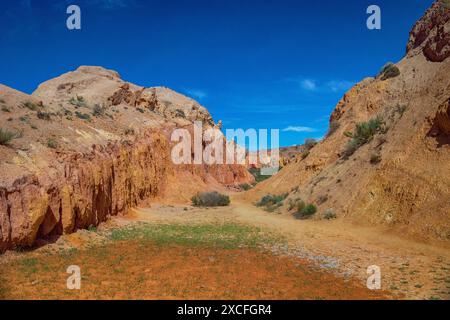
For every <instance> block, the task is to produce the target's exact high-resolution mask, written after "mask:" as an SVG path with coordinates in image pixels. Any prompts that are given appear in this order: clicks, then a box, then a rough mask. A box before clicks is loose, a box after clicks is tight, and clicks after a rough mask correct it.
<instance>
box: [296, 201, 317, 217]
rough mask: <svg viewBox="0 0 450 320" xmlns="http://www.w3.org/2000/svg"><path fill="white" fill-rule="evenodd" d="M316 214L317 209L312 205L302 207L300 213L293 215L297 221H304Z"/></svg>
mask: <svg viewBox="0 0 450 320" xmlns="http://www.w3.org/2000/svg"><path fill="white" fill-rule="evenodd" d="M316 212H317V207H316V206H315V205H313V204H308V205H306V206H304V207H303V208H302V209H301V210H300V211H297V212H296V213H295V215H294V216H295V217H296V218H297V219H304V218H309V217H311V216H313V215H314V214H315V213H316Z"/></svg>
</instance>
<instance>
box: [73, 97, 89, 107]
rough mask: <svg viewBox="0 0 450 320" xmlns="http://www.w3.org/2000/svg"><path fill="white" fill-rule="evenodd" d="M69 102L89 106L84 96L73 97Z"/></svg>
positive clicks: (76, 105)
mask: <svg viewBox="0 0 450 320" xmlns="http://www.w3.org/2000/svg"><path fill="white" fill-rule="evenodd" d="M69 103H70V104H71V105H73V106H75V107H77V108H81V107H87V103H86V100H85V99H84V97H82V96H76V98H73V97H72V98H71V99H70V100H69Z"/></svg>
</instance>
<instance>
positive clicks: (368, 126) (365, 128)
mask: <svg viewBox="0 0 450 320" xmlns="http://www.w3.org/2000/svg"><path fill="white" fill-rule="evenodd" d="M382 124H383V120H382V118H381V117H379V116H377V117H375V118H373V119H370V120H369V121H368V122H361V123H358V124H357V125H356V130H355V132H354V133H351V132H346V133H345V135H346V136H347V137H350V138H351V140H350V141H349V142H348V143H347V145H346V146H345V150H344V156H345V157H349V156H351V155H352V154H353V153H355V151H356V150H358V149H359V148H360V147H361V146H363V145H365V144H366V143H368V142H369V141H370V140H372V138H373V136H374V135H375V134H376V133H377V132H379V131H380V130H381V126H382Z"/></svg>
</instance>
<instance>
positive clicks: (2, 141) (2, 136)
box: [0, 128, 17, 146]
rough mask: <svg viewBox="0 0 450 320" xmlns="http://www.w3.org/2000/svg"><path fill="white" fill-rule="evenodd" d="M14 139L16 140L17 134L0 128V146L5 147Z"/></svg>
mask: <svg viewBox="0 0 450 320" xmlns="http://www.w3.org/2000/svg"><path fill="white" fill-rule="evenodd" d="M15 138H17V134H15V133H13V132H11V131H8V130H3V129H2V128H0V145H2V146H7V145H9V143H10V142H11V141H12V140H13V139H15Z"/></svg>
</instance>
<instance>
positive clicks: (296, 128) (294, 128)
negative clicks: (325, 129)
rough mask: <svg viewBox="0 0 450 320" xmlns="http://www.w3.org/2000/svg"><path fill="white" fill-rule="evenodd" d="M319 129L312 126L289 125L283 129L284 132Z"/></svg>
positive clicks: (314, 130)
mask: <svg viewBox="0 0 450 320" xmlns="http://www.w3.org/2000/svg"><path fill="white" fill-rule="evenodd" d="M316 131H317V130H316V129H314V128H310V127H302V126H289V127H287V128H284V129H283V132H316Z"/></svg>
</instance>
